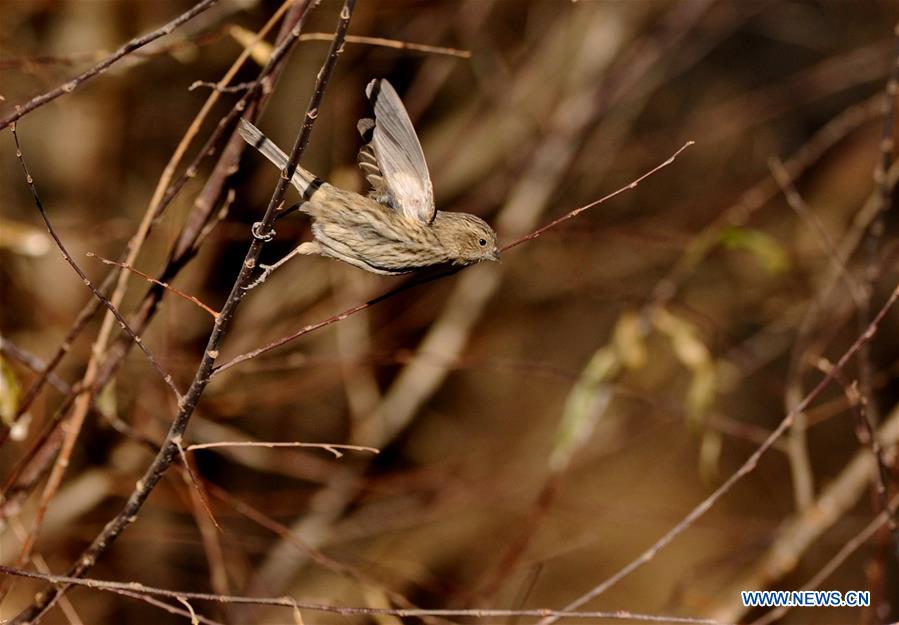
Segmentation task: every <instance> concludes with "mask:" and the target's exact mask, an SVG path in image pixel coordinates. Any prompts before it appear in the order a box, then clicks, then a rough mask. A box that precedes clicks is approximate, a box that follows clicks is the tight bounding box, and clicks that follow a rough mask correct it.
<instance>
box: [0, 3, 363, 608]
mask: <svg viewBox="0 0 899 625" xmlns="http://www.w3.org/2000/svg"><path fill="white" fill-rule="evenodd" d="M355 4H356V3H355V0H345V2H344V5H343V8H342V9H341V11H340V18H339V21H338V25H337V30H336V32H335V37H334V41H333V42H332V44H331V48H330V50H329V52H328V57H327V58H326V60H325V62H324V64H323V66H322V68H321V70H320V71H319V73H318V76H317V78H316V82H315V87H314V90H313V93H312V97H311V99H310V101H309V105H308V107H307V110H306V115H305V116H304V118H303V126H302V128H301V130H300V132H299V134H298V135H297V139H296V141H295V142H294V146H293V150H292V151H291V156H290V160H289V162H288V165H287V167H286V168H285V171H284V172H283V175H282V176H281V178H280V179H279V181H278V185H277V187H276V188H275V191H274V193H273V194H272V197H271V200H270V201H269V205H268V207H267V208H266V211H265V215H264V216H263V218H262V221H261V222H260V225H259V227H258V228H254V231H255V232H254V238H253V241H252V243H251V244H250V247H249V249H248V250H247V254H246V257H245V258H244V262H243V264H242V265H241V270H240V272H239V273H238V276H237V278H236V279H235V281H234V284H233V286H232V288H231V293H230V295H229V296H228V299H227V300H226V301H225V304H224V305H223V306H222V309H221V312H220V314H219V316H218V318H216V320H215V324H214V326H213V329H212V332H211V333H210V335H209V339H208V341H207V344H206V349H205V350H204V352H203V357H202V359H201V361H200V364H199V366H198V367H197V371H196V374H195V375H194V379H193V382H192V383H191V385H190V388H189V389H188V391H187V393H186V394H185V395H184V396H183V397H182V398H181V399H180V401H179V402H178V408H179V409H178V413H177V414H176V415H175V418H174V419H173V421H172V424H171V426H170V428H169V431H168V433H167V434H166V439H165V442H164V443H163V445H162V448H161V449H160V450H159V452H158V453H157V455H156V457H155V458H154V460H153V462H152V463H151V464H150V466H149V467H148V468H147V470H146V471H145V472H144V475H143V477H142V478H141V479H140V480H138V482H137V485H136V487H135V489H134V491H133V492H132V493H131V495H130V496H129V497H128V501H127V502H126V504H125V506H124V508H123V509H122V510H121V511H120V512H119V513H118V514H117V515H116V516H115V518H113V519H112V520H111V521H110V522H109V523H107V524H106V526H105V527H104V528H103V529H102V530H101V531H100V533H99V534H98V535H97V536H96V538H94V540H93V541H92V542H91V544H90V546H89V547H88V548H87V549H86V550H85V551H84V552H83V553H82V555H81V557H79V558H78V561H77V562H76V563H75V564H74V565H73V566H72V567H71V568H70V570H69V576H70V577H72V578H75V577H80V576H81V575H83V574H84V573H85V572H86V571H87V570H88V569H89V568H91V567H92V566H93V565H94V563H96V561H97V559H98V558H99V557H100V556H101V555H102V554H103V553H105V552H106V550H107V549H109V547H110V546H111V545H112V544H113V543H114V542H115V540H116V539H117V538H118V537H119V535H120V534H121V533H122V531H124V529H125V528H126V527H127V526H128V525H130V524H131V523H132V522H133V521H134V520H135V519H136V518H137V514H138V513H139V512H140V509H141V508H142V507H143V504H144V502H146V500H147V498H148V497H149V496H150V493H151V492H152V491H153V489H154V488H155V487H156V485H157V484H158V483H159V480H160V479H161V478H162V476H163V474H164V473H165V472H166V470H167V469H168V468H169V467H170V466H171V464H172V462H173V461H174V459H175V458H176V457H177V453H178V450H177V445H176V444H175V441H176V440H180V438H181V437H182V436H183V434H184V431H185V430H186V429H187V425H188V423H189V422H190V417H191V416H192V414H193V411H194V409H195V408H196V406H197V403H198V402H199V400H200V397H201V396H202V395H203V391H204V390H205V389H206V386H207V385H208V383H209V375H210V373H211V372H212V367H213V365H214V363H215V359H216V358H217V357H218V355H219V350H220V349H221V346H222V343H223V341H224V338H225V336H226V334H227V332H228V328H229V327H230V324H231V320H232V319H233V317H234V314H235V312H236V310H237V307H238V306H239V305H240V302H241V301H242V300H243V297H244V295H245V294H246V290H245V287H246V285H247V284H249V281H250V278H251V277H252V274H253V270H254V269H255V267H256V264H257V262H258V259H259V255H260V254H261V252H262V248H263V246H264V245H265V243H266V238H267V235H268V234H269V233H270V231H271V229H272V224H273V223H274V220H275V214H276V210H275V208H276V207H277V206H278V205H280V203H281V202H282V200H283V197H284V194H285V192H286V191H287V186H288V184H289V181H290V178H291V176H292V175H293V172H294V171H295V170H296V167H297V164H298V163H299V160H300V157H301V156H302V154H303V152H304V151H305V149H306V146H307V145H308V143H309V137H310V135H311V132H312V128H313V125H314V124H315V120H316V118H317V117H318V111H319V107H320V106H321V101H322V97H323V96H324V92H325V88H326V87H327V85H328V82H329V81H330V79H331V76H332V75H333V72H334V67H335V66H336V64H337V58H338V56H339V55H340V53H341V52H342V51H343V38H344V37H345V36H346V32H347V29H348V28H349V23H350V18H351V17H352V12H353V8H354V7H355ZM299 29H300V26H299V25H297V26H296V27H294V29H293V30H292V31H291V37H290V38H289V40H294V41H295V40H296V38H297V37H299V35H300V31H299ZM274 62H277V59H274V58H272V59H270V60H269V66H270V65H271V64H272V63H274ZM67 587H68V586H67V585H63V586H52V587H50V588H47V589H46V590H45V591H44V592H43V593H40V594H39V595H38V596H37V598H36V599H35V601H34V602H33V603H32V604H31V605H30V606H29V607H27V608H26V609H25V610H23V611H22V612H21V613H19V614H18V615H17V616H16V617H15V618H14V619H13V620H12V623H16V624H20V625H21V624H23V623H28V622H32V621H34V620H35V619H37V618H38V617H40V616H41V615H42V614H44V613H45V612H46V611H47V610H48V609H49V608H50V607H51V606H52V605H53V604H54V603H55V602H56V601H57V599H58V598H59V597H60V596H61V595H62V593H64V592H65V590H66V588H67Z"/></svg>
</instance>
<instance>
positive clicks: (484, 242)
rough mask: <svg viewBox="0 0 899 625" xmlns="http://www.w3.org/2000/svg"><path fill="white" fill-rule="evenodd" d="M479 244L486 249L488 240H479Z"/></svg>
mask: <svg viewBox="0 0 899 625" xmlns="http://www.w3.org/2000/svg"><path fill="white" fill-rule="evenodd" d="M478 243H479V244H480V245H481V247H484V246H485V245H487V239H478Z"/></svg>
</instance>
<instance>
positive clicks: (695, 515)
mask: <svg viewBox="0 0 899 625" xmlns="http://www.w3.org/2000/svg"><path fill="white" fill-rule="evenodd" d="M897 300H899V286H896V287H895V288H894V289H893V293H892V295H890V297H889V299H888V300H887V302H886V303H885V304H884V305H883V308H881V309H880V312H878V313H877V315H876V316H875V317H874V319H873V320H872V321H871V323H870V324H868V327H867V328H866V329H865V331H864V332H863V333H862V334H861V335H860V336H859V337H858V338H857V339H856V340H855V341H854V342H853V343H852V345H851V346H850V347H849V349H848V350H847V351H846V352H845V353H844V354H843V355H842V356H841V357H840V359H839V360H838V361H837V362H836V364H834V366H833V369H831V370H830V371H829V372H828V373H826V374H825V375H824V377H822V378H821V380H820V381H819V382H818V384H816V385H815V387H814V388H813V389H812V390H811V391H810V392H809V393H808V395H806V396H805V397H804V398H803V400H802V401H801V402H799V404H798V405H797V406H796V407H795V408H794V409H793V410H791V411H790V412H789V413H788V414H787V415H786V416H785V417H784V418H783V420H782V421H781V422H780V424H779V425H778V426H777V428H775V429H774V431H773V432H771V434H770V435H769V436H768V438H767V439H765V442H764V443H762V444H761V445H759V447H758V448H757V449H756V450H755V451H754V452H752V455H750V456H749V458H748V459H747V460H746V461H745V462H744V463H743V464H742V465H741V466H740V468H739V469H737V470H736V472H734V473H733V474H731V476H730V477H729V478H727V480H725V481H724V483H723V484H721V486H719V487H718V488H716V489H715V490H714V492H712V493H711V494H710V495H709V496H708V497H706V498H705V499H703V500H702V502H700V503H699V505H697V506H696V507H694V508H693V509H692V510H691V511H690V512H689V513H687V515H686V516H684V518H683V519H681V520H680V521H679V522H678V523H677V524H676V525H675V526H674V527H672V528H671V529H670V530H668V531H667V532H665V534H664V535H662V537H661V538H659V539H658V540H657V541H656V542H655V543H653V545H652V546H651V547H649V549H647V550H646V551H644V552H643V553H642V554H640V555H639V556H638V557H637V558H636V559H634V560H632V561H631V562H630V563H629V564H627V565H625V566H624V567H623V568H621V569H620V570H619V571H618V572H617V573H615V574H614V575H612V576H611V577H609V578H608V579H606V580H605V581H603V582H602V583H600V584H597V585H596V586H594V587H593V588H591V589H590V590H589V591H587V592H586V593H584V594H582V595H581V596H580V597H578V598H577V599H575V600H574V601H572V602H570V603H569V604H568V605H566V606H565V608H564V610H565V611H569V610H576V609H578V608H579V607H581V606H582V605H584V604H585V603H587V602H588V601H591V600H593V599H595V598H596V597H598V596H599V595H601V594H603V593H604V592H605V591H607V590H608V589H609V588H611V587H612V586H614V585H615V584H617V583H618V582H620V581H621V580H622V579H624V578H625V577H627V576H628V575H630V574H631V573H633V572H634V571H636V570H637V569H639V568H640V567H642V566H643V565H644V564H646V563H648V562H650V561H651V560H652V559H653V558H655V557H656V555H657V554H658V553H659V552H660V551H661V550H662V549H664V548H665V547H667V546H668V545H669V544H670V543H671V542H672V541H673V540H674V539H675V538H677V537H678V536H680V535H681V534H682V533H684V532H685V531H686V530H687V529H688V528H689V527H691V526H692V525H693V523H695V522H696V521H697V520H698V519H699V518H701V517H702V516H703V515H704V514H705V513H706V512H708V511H709V510H710V509H711V508H712V506H714V505H715V504H716V503H717V502H718V500H720V499H721V498H722V497H724V495H726V494H727V493H728V492H730V490H731V489H732V488H733V487H734V485H735V484H736V483H737V482H739V481H740V480H741V479H743V478H744V477H746V476H747V475H749V474H750V473H752V471H754V470H755V468H756V466H757V465H758V462H759V460H760V459H761V457H762V456H763V455H764V454H765V452H767V451H768V450H769V449H771V447H773V446H774V443H775V442H777V439H778V438H780V437H781V436H782V435H783V434H784V432H786V431H787V429H789V427H790V426H791V425H792V424H793V420H794V419H795V418H796V413H798V412H802V411H803V410H805V409H806V408H808V406H809V404H811V403H812V401H814V399H815V398H816V397H817V396H818V395H819V394H820V393H821V392H822V391H823V390H824V389H825V388H826V387H827V385H828V384H830V382H831V381H832V380H833V379H834V376H835V375H836V374H837V372H839V371H842V369H843V367H844V366H846V363H847V362H849V360H850V359H851V358H852V357H853V356H855V354H856V353H857V352H858V350H859V348H860V347H861V346H862V345H863V344H865V343H867V342H868V341H870V340H871V338H872V337H873V336H874V335H875V334H876V333H877V329H878V327H879V326H880V322H881V321H882V320H883V318H884V317H885V316H886V314H887V312H889V311H890V309H891V308H892V307H893V305H894V304H895V303H896V301H897ZM556 621H558V618H556V617H550V618H547V619H543V620H541V621H540V623H539V624H538V625H550V624H551V623H555V622H556Z"/></svg>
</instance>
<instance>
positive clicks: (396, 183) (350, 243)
mask: <svg viewBox="0 0 899 625" xmlns="http://www.w3.org/2000/svg"><path fill="white" fill-rule="evenodd" d="M365 93H366V95H367V96H368V99H369V101H370V102H371V104H372V108H373V110H374V119H362V120H360V121H359V124H358V129H359V132H360V134H361V135H362V138H363V140H364V141H366V143H365V145H363V146H362V148H361V149H360V150H359V157H358V161H359V167H360V168H361V169H362V171H363V172H364V173H365V175H366V178H367V179H368V181H369V183H370V184H371V187H372V188H371V191H370V192H369V194H368V196H367V197H366V196H362V195H359V194H358V193H353V192H352V191H344V190H342V189H338V188H337V187H334V186H332V185H330V184H328V183H327V182H324V181H323V180H320V179H318V178H316V177H315V176H314V175H313V174H311V173H310V172H308V171H306V170H305V169H303V168H302V167H297V170H296V173H294V175H293V179H292V180H291V182H292V183H293V186H295V187H296V188H297V190H298V191H299V192H300V195H301V196H302V197H303V199H304V200H305V203H304V204H303V205H302V206H301V207H300V210H301V211H302V212H304V213H306V214H308V215H310V216H311V217H312V219H313V223H312V234H313V236H314V237H315V241H310V242H308V243H303V244H302V245H300V246H299V247H298V248H296V249H295V250H294V251H293V252H291V253H290V254H288V255H287V256H285V257H284V258H282V259H281V260H280V261H278V262H277V263H276V264H275V265H271V266H266V265H263V268H264V269H265V273H264V274H263V275H262V277H260V278H259V279H258V280H257V281H256V282H255V283H253V285H251V286H256V285H257V284H259V283H261V282H262V281H264V280H265V278H267V277H268V275H269V274H271V272H272V271H274V270H275V269H276V268H277V267H279V266H280V265H282V264H283V263H284V262H286V261H287V260H289V259H290V258H292V257H293V256H294V255H296V254H321V255H322V256H329V257H331V258H336V259H338V260H342V261H344V262H346V263H350V264H351V265H355V266H356V267H361V268H362V269H365V270H366V271H371V272H372V273H378V274H385V275H395V274H401V273H408V272H411V271H416V270H418V269H423V268H425V267H431V266H434V265H441V264H450V265H457V266H459V265H461V266H464V265H471V264H473V263H477V262H480V261H482V260H493V261H498V260H499V250H498V249H497V246H496V233H495V232H494V231H493V229H492V228H491V227H490V226H489V225H487V223H486V222H484V220H482V219H480V218H479V217H475V216H474V215H469V214H467V213H453V212H445V211H439V210H437V208H436V207H435V206H434V189H433V187H432V185H431V177H430V175H429V174H428V166H427V163H425V156H424V152H423V151H422V149H421V144H420V143H419V141H418V137H417V135H416V134H415V129H414V128H413V126H412V121H411V120H410V119H409V114H408V113H407V112H406V109H405V107H404V106H403V103H402V101H401V100H400V97H399V96H398V95H397V93H396V91H395V90H394V89H393V87H392V86H391V85H390V83H388V82H387V81H386V80H373V81H371V82H370V83H369V84H368V86H367V87H366V89H365ZM240 135H241V136H242V137H243V138H244V140H245V141H246V142H247V143H249V144H250V145H252V146H253V147H255V148H256V149H257V150H259V151H260V152H261V153H262V154H263V155H264V156H265V157H266V158H267V159H268V160H270V161H271V162H272V163H274V164H275V165H276V166H277V167H278V168H279V169H284V167H285V166H286V165H287V155H286V154H285V153H284V152H282V151H281V150H280V149H279V148H278V146H276V145H275V144H274V143H272V141H270V140H269V139H268V138H267V137H266V136H265V135H264V134H262V132H260V130H259V129H258V128H256V127H255V126H254V125H253V124H251V123H249V122H248V121H246V120H241V126H240Z"/></svg>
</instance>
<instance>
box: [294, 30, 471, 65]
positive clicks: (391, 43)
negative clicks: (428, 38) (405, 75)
mask: <svg viewBox="0 0 899 625" xmlns="http://www.w3.org/2000/svg"><path fill="white" fill-rule="evenodd" d="M333 38H334V35H332V34H330V33H304V34H302V35H300V41H331V40H332V39H333ZM346 42H347V43H363V44H368V45H371V46H378V47H381V48H393V49H395V50H414V51H416V52H425V53H427V54H442V55H445V56H455V57H457V58H460V59H470V58H471V51H470V50H459V49H457V48H444V47H443V46H432V45H428V44H425V43H411V42H409V41H399V40H397V39H384V38H383V37H364V36H360V35H347V37H346Z"/></svg>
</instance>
